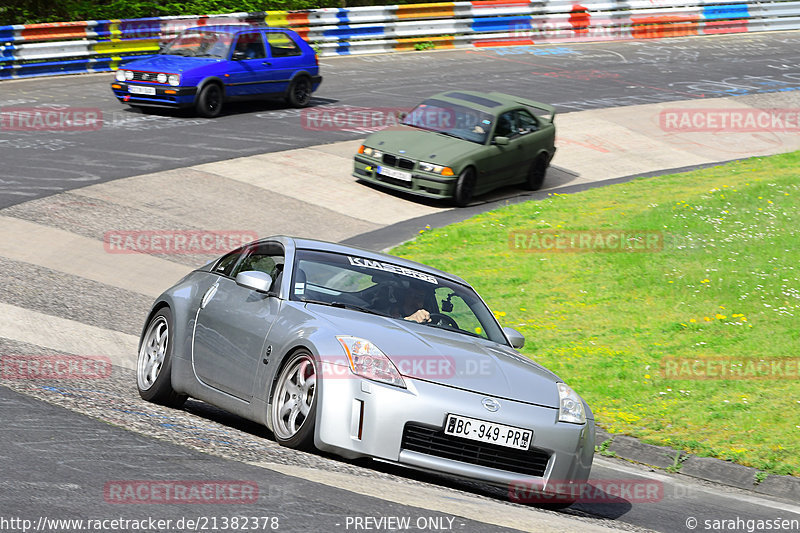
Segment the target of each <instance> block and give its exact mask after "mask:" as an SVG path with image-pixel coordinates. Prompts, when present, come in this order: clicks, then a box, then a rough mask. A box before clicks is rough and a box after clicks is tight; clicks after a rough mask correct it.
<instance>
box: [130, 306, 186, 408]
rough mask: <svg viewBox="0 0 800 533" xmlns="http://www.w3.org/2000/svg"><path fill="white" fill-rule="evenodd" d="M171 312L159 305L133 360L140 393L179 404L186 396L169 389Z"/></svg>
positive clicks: (165, 403)
mask: <svg viewBox="0 0 800 533" xmlns="http://www.w3.org/2000/svg"><path fill="white" fill-rule="evenodd" d="M172 324H173V322H172V311H171V310H170V308H169V307H163V308H161V309H160V310H159V311H158V312H157V313H156V314H155V315H154V316H153V318H152V319H150V322H149V323H148V325H147V328H145V333H144V335H143V336H142V339H141V342H140V344H139V346H140V348H139V357H138V359H137V361H136V385H137V387H138V389H139V396H141V397H142V398H143V399H145V400H147V401H148V402H153V403H158V404H161V405H166V406H168V407H180V406H181V405H183V402H185V401H186V395H185V394H180V393H178V392H176V391H175V389H173V388H172V350H173V348H174V346H173V344H174V343H173V342H172V336H173V334H174V333H173V330H174V328H173V327H172Z"/></svg>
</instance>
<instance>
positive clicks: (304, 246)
mask: <svg viewBox="0 0 800 533" xmlns="http://www.w3.org/2000/svg"><path fill="white" fill-rule="evenodd" d="M267 241H278V242H280V243H282V244H283V245H284V247H286V248H287V249H288V248H294V249H301V250H319V251H322V252H333V253H339V254H347V255H358V256H360V257H363V258H366V259H372V260H375V261H386V262H388V263H393V264H395V265H399V266H404V267H408V268H412V269H414V270H421V271H423V272H428V273H429V274H433V275H435V276H439V277H441V278H445V279H449V280H451V281H455V282H456V283H460V284H462V285H466V286H468V287H471V285H470V284H469V283H467V282H466V281H464V280H463V279H461V278H460V277H458V276H455V275H453V274H449V273H447V272H444V271H442V270H439V269H437V268H433V267H430V266H428V265H424V264H422V263H417V262H416V261H410V260H408V259H403V258H401V257H397V256H394V255H389V254H384V253H381V252H373V251H371V250H365V249H364V248H359V247H357V246H349V245H346V244H338V243H333V242H327V241H318V240H315V239H303V238H299V237H289V236H287V235H275V236H272V237H265V238H263V239H259V241H258V242H267Z"/></svg>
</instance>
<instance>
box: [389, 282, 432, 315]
mask: <svg viewBox="0 0 800 533" xmlns="http://www.w3.org/2000/svg"><path fill="white" fill-rule="evenodd" d="M393 314H394V315H395V316H397V317H398V318H399V317H402V318H403V319H405V320H413V321H414V322H419V323H420V324H424V323H425V322H430V321H431V313H430V312H429V311H428V310H426V309H425V291H423V290H421V289H420V288H419V287H415V286H414V285H411V286H410V287H408V289H406V290H404V291H402V292H401V294H400V298H399V302H398V306H397V308H396V310H395V313H393Z"/></svg>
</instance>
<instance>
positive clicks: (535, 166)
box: [525, 155, 549, 191]
mask: <svg viewBox="0 0 800 533" xmlns="http://www.w3.org/2000/svg"><path fill="white" fill-rule="evenodd" d="M548 166H549V165H548V161H547V157H546V156H544V155H540V156H539V157H537V158H536V159H535V160H534V161H533V163H531V168H530V170H528V178H527V179H526V181H525V188H526V189H528V190H529V191H538V190H539V189H541V188H542V185H543V184H544V177H545V174H547V167H548Z"/></svg>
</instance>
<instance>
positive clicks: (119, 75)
mask: <svg viewBox="0 0 800 533" xmlns="http://www.w3.org/2000/svg"><path fill="white" fill-rule="evenodd" d="M116 78H117V81H125V71H124V70H118V71H117V74H116Z"/></svg>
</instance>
